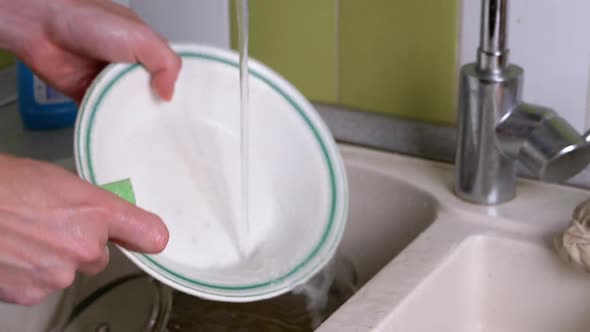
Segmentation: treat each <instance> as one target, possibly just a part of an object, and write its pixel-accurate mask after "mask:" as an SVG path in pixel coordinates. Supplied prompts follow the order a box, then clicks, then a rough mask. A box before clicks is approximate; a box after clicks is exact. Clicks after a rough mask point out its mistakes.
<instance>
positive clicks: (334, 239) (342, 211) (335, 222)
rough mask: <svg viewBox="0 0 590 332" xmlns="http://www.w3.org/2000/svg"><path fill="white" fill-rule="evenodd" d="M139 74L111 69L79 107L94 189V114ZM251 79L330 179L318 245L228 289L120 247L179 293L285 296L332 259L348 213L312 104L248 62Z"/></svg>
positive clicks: (221, 56)
mask: <svg viewBox="0 0 590 332" xmlns="http://www.w3.org/2000/svg"><path fill="white" fill-rule="evenodd" d="M171 46H172V48H173V49H174V50H175V51H176V52H177V53H178V54H179V55H180V56H181V57H183V58H198V59H199V60H203V61H213V62H216V63H218V64H219V63H221V64H224V65H228V66H230V67H233V68H235V70H239V55H238V54H237V53H236V52H233V51H229V50H223V49H218V48H214V47H209V46H200V45H190V44H172V45H171ZM140 69H142V67H141V65H139V64H122V63H119V64H111V65H109V66H107V67H106V68H105V69H104V70H103V71H102V72H101V73H100V75H99V76H98V77H97V78H96V79H95V80H94V81H93V83H92V85H91V86H90V88H89V89H88V91H87V93H86V95H85V97H84V100H83V102H82V104H81V107H80V110H79V113H78V118H77V121H76V126H75V133H74V155H75V161H76V169H77V171H78V174H79V176H80V177H82V178H83V179H84V180H86V181H89V182H90V183H92V184H95V185H99V184H98V183H97V181H96V177H95V174H94V169H93V162H92V153H91V152H90V153H89V151H91V146H92V144H91V141H92V128H93V124H94V118H95V115H96V113H97V112H98V111H99V110H100V106H101V103H102V101H103V100H104V98H105V97H106V96H107V95H108V93H109V92H110V91H111V89H112V88H113V87H114V86H115V85H116V84H117V82H118V81H119V80H120V79H121V78H123V77H124V76H126V75H128V74H130V73H132V72H134V71H135V70H140ZM249 72H250V75H251V79H258V80H261V81H262V82H263V83H264V84H266V85H267V86H269V87H270V88H272V90H273V91H274V93H278V94H279V95H281V96H282V97H283V98H284V99H286V101H287V102H288V104H289V105H290V106H291V109H292V110H293V111H295V112H296V114H298V115H299V116H300V117H301V118H302V119H303V120H304V122H305V124H306V128H308V129H309V130H310V131H311V133H312V136H313V137H314V139H315V141H316V144H315V146H316V148H317V149H319V150H321V155H322V157H323V158H322V161H323V162H324V163H325V166H326V168H327V171H328V174H329V178H330V179H329V195H330V199H329V202H330V206H329V207H328V221H327V222H326V224H325V225H326V226H325V229H324V230H323V231H322V235H321V238H320V239H319V242H318V243H316V244H314V246H313V250H312V251H311V252H310V253H308V254H307V255H306V256H305V258H304V259H303V260H302V261H301V262H298V263H297V264H295V265H294V267H293V268H291V269H290V270H289V271H288V272H287V273H284V274H282V275H280V276H277V277H275V278H272V279H271V280H265V281H263V282H257V283H255V284H245V285H228V284H216V283H211V282H205V281H200V280H195V279H193V278H190V277H187V276H184V275H182V274H181V273H179V272H176V271H174V269H173V268H171V267H170V266H164V265H163V264H162V263H159V262H158V261H157V260H156V259H155V258H154V257H152V255H147V254H141V253H136V252H131V251H129V250H126V249H124V248H121V247H119V248H120V249H121V250H122V252H123V253H124V254H125V255H126V256H127V257H128V258H129V259H130V260H131V261H133V262H134V263H135V264H136V265H137V266H139V267H140V268H141V269H142V270H144V271H145V272H147V273H148V274H150V275H151V276H153V277H154V278H156V279H158V280H159V281H161V282H163V283H165V284H167V285H169V286H171V287H173V288H176V289H178V290H180V291H183V292H186V293H189V294H192V295H196V296H200V297H203V298H208V299H213V300H224V301H227V300H230V301H233V302H246V301H252V300H258V299H264V298H270V297H274V296H277V295H280V294H283V293H286V292H288V291H289V290H291V289H293V288H294V287H296V286H297V285H300V284H302V283H304V282H306V281H307V280H309V279H310V278H311V277H312V276H313V275H315V274H316V273H317V272H319V271H320V270H321V269H322V268H323V266H325V265H326V264H327V263H328V262H329V260H330V259H331V258H332V256H333V255H334V253H335V251H336V248H337V246H338V244H339V243H340V240H341V239H342V236H343V232H344V228H345V224H346V217H347V211H348V184H347V179H346V176H345V169H344V166H343V162H342V159H341V157H340V154H339V152H338V149H337V147H336V143H335V141H334V139H333V137H332V136H331V134H330V132H329V130H328V129H327V126H326V125H325V124H324V123H323V121H322V119H321V118H320V117H319V115H318V113H317V111H315V109H314V107H313V105H311V103H310V102H309V101H308V100H307V99H306V98H305V97H304V96H303V95H302V94H301V93H300V92H299V91H298V90H297V89H296V88H295V87H294V86H293V85H291V84H290V83H289V82H288V81H287V80H285V79H284V78H283V77H281V76H280V75H279V74H277V73H276V72H274V71H273V70H271V69H270V68H268V67H266V66H265V65H263V64H262V63H260V62H258V61H256V60H254V59H250V60H249Z"/></svg>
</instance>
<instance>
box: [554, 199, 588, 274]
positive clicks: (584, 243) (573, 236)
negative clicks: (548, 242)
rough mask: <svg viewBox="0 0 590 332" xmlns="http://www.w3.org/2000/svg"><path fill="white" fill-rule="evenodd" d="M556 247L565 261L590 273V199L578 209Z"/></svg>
mask: <svg viewBox="0 0 590 332" xmlns="http://www.w3.org/2000/svg"><path fill="white" fill-rule="evenodd" d="M555 247H556V249H557V252H558V253H559V255H560V256H561V257H562V258H563V259H565V260H566V261H568V262H569V263H571V264H573V265H575V266H576V267H579V268H582V269H584V270H586V271H587V272H590V199H588V200H586V201H584V202H582V203H581V204H580V205H578V206H577V207H576V209H575V210H574V214H573V216H572V222H571V223H570V225H569V227H568V228H567V229H566V230H565V232H564V233H563V235H561V236H560V237H559V238H557V239H556V241H555Z"/></svg>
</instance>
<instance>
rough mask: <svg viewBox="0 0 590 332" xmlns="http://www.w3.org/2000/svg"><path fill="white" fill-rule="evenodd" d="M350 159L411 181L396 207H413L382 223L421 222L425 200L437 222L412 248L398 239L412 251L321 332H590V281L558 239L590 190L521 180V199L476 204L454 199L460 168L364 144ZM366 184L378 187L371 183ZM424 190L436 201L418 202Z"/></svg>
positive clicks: (392, 212) (397, 195)
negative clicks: (556, 247) (557, 247)
mask: <svg viewBox="0 0 590 332" xmlns="http://www.w3.org/2000/svg"><path fill="white" fill-rule="evenodd" d="M344 152H345V155H346V156H348V158H349V160H357V161H358V162H359V163H361V164H362V165H364V166H363V167H367V168H370V169H371V174H372V175H376V174H380V175H379V176H383V177H384V178H394V179H396V181H397V182H400V183H404V182H407V183H409V184H408V188H411V189H412V190H411V191H408V190H407V189H402V188H401V187H400V186H399V185H398V188H400V190H399V191H395V192H391V193H390V194H391V195H392V196H391V197H390V198H389V199H388V200H387V202H393V201H395V200H402V202H403V200H405V199H408V200H407V201H406V202H405V204H404V203H402V204H400V201H397V203H396V204H395V205H392V206H391V208H389V209H388V208H387V206H386V204H383V205H381V207H380V209H382V211H385V212H384V213H387V214H389V217H387V216H384V217H383V218H380V219H383V220H389V222H392V223H394V224H395V223H400V224H399V225H406V223H407V222H406V221H404V220H405V218H402V219H400V220H398V218H397V216H399V215H404V214H403V213H401V214H399V212H398V210H397V209H399V208H400V206H402V207H403V206H406V207H409V208H410V211H412V212H410V211H408V213H411V214H412V215H413V216H412V218H414V217H417V216H420V214H419V213H418V212H416V211H414V209H416V207H419V206H420V203H419V201H422V202H424V206H423V207H424V209H425V211H423V212H424V213H425V214H426V215H432V216H434V221H433V222H432V224H430V225H429V226H428V227H424V226H422V228H421V229H422V230H423V232H420V231H418V233H419V234H415V233H414V234H413V240H411V242H410V243H407V242H404V241H397V242H398V243H403V245H404V246H405V248H402V249H403V250H401V252H399V253H397V254H394V255H389V256H390V257H394V258H393V259H392V260H391V261H390V262H388V263H386V264H385V266H384V267H383V268H381V269H380V270H379V271H378V272H377V274H376V275H375V276H373V277H372V278H371V280H369V281H368V282H367V283H366V284H365V285H364V286H363V287H362V288H361V289H360V290H358V291H357V292H356V293H355V294H354V295H353V296H352V298H351V299H349V300H348V301H347V302H346V303H345V304H344V305H342V306H341V307H340V309H339V310H338V311H336V312H335V313H334V314H333V315H332V316H330V317H329V318H328V319H327V320H326V321H325V322H324V323H323V324H322V325H321V326H320V328H319V329H318V331H320V332H333V331H334V332H336V331H337V332H365V331H366V332H386V331H412V332H421V331H424V332H431V331H441V332H445V331H449V332H450V331H453V332H461V331H465V332H467V331H469V332H508V331H510V332H511V331H523V332H528V331H530V332H533V331H534V332H545V331H568V332H578V331H588V329H589V328H590V316H588V315H587V313H588V311H589V310H590V274H585V273H582V272H579V271H577V270H575V269H574V268H573V267H571V266H569V265H567V264H566V263H564V262H562V261H561V259H560V258H559V257H558V256H557V254H556V253H555V252H554V251H553V248H552V246H551V241H552V239H553V238H554V237H555V236H557V235H558V234H560V232H562V231H563V230H564V229H565V228H566V227H567V225H568V224H569V221H570V216H571V214H572V212H573V210H574V208H575V206H576V205H577V204H579V203H580V202H582V201H584V200H586V199H587V198H588V196H590V192H589V191H586V190H580V189H576V188H571V187H565V186H559V185H553V184H547V183H541V182H536V181H528V180H521V181H519V186H518V195H517V197H516V198H515V199H514V200H512V201H510V202H508V203H505V204H501V205H498V206H480V205H473V204H469V203H467V202H464V201H462V200H460V199H459V198H457V197H456V195H455V194H454V193H453V190H452V187H453V179H454V174H453V173H454V172H453V171H454V170H453V167H452V166H451V165H445V164H441V163H436V162H430V161H426V160H419V159H413V158H408V157H404V156H399V155H394V154H387V153H382V152H378V151H370V150H363V149H359V148H355V147H345V148H344ZM378 181H380V180H378ZM360 182H362V183H363V184H364V185H367V186H371V184H369V181H368V179H364V178H363V179H361V180H360ZM373 185H374V184H373ZM417 192H423V193H426V194H423V195H422V196H420V197H418V196H416V194H415V193H417ZM412 196H413V197H415V198H416V200H417V201H418V202H415V201H414V199H411V198H409V197H412ZM353 204H356V203H353ZM432 209H434V210H432ZM361 217H362V216H361ZM355 218H356V217H355ZM425 219H427V218H423V220H425ZM416 220H418V218H416ZM354 224H355V222H353V226H352V227H351V231H352V232H353V233H355V234H356V236H358V234H359V233H361V232H362V231H366V232H369V231H368V230H353V227H355V225H354ZM422 224H424V222H422ZM375 225H377V223H375ZM367 227H371V226H370V225H367ZM378 227H380V228H381V229H389V228H388V226H385V225H380V226H378ZM389 227H392V228H394V227H397V226H391V225H390V226H389ZM400 228H401V229H405V230H407V229H408V227H407V226H400ZM397 231H398V230H396V232H397ZM388 236H389V237H391V235H388ZM402 238H407V239H411V238H412V236H405V237H404V236H402ZM345 245H346V243H345V244H343V246H345ZM366 246H367V248H363V247H359V248H358V250H359V252H360V253H359V255H362V253H363V252H367V251H370V250H373V249H371V247H372V245H371V244H369V243H367V244H366ZM377 252H379V251H378V250H377ZM382 253H383V252H382ZM363 259H364V260H363V261H362V263H364V262H366V261H367V258H366V257H365V258H363ZM384 259H385V255H384ZM362 263H360V262H359V263H356V264H357V265H362ZM377 265H379V264H376V265H375V266H377ZM368 268H370V267H368Z"/></svg>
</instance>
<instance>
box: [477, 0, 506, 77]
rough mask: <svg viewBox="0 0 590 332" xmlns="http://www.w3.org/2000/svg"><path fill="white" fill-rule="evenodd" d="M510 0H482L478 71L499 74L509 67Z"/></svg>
mask: <svg viewBox="0 0 590 332" xmlns="http://www.w3.org/2000/svg"><path fill="white" fill-rule="evenodd" d="M507 7H508V0H482V8H481V26H480V40H479V48H478V52H477V69H478V70H479V71H482V72H486V73H498V72H501V71H503V70H504V69H505V68H506V67H507V65H508V47H507V37H506V35H507V34H506V32H507V29H508V27H507V25H508V8H507Z"/></svg>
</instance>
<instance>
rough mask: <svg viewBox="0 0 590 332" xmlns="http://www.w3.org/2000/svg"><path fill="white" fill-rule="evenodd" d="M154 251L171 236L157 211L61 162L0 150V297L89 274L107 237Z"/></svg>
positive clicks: (102, 259)
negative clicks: (96, 183)
mask: <svg viewBox="0 0 590 332" xmlns="http://www.w3.org/2000/svg"><path fill="white" fill-rule="evenodd" d="M109 240H112V241H114V242H116V243H117V244H120V245H122V246H124V247H126V248H128V249H130V250H134V251H141V252H146V253H157V252H160V251H162V250H163V249H164V247H165V246H166V244H167V242H168V231H167V229H166V226H165V225H164V224H163V223H162V221H161V220H160V218H158V217H157V216H155V215H153V214H151V213H148V212H146V211H144V210H141V209H139V208H137V207H135V206H134V205H132V204H129V203H127V202H126V201H124V200H121V199H119V198H118V197H117V196H115V195H113V194H111V193H109V192H107V191H104V190H102V189H100V188H97V187H94V186H92V185H90V184H88V183H86V182H84V181H83V180H81V179H80V178H78V177H77V176H75V175H74V174H71V173H69V172H67V171H66V170H64V169H61V168H59V167H56V166H53V165H50V164H46V163H42V162H37V161H32V160H26V159H19V158H14V157H9V156H3V155H0V301H6V302H11V303H18V304H22V305H34V304H37V303H40V302H41V301H42V300H43V299H44V298H45V297H46V296H47V295H49V294H50V293H51V292H53V291H56V290H59V289H62V288H66V287H69V286H70V285H71V283H72V282H73V280H74V277H75V273H76V271H81V272H83V273H85V274H89V275H93V274H96V273H98V272H100V271H102V270H103V269H104V268H105V266H106V264H107V262H108V259H109V253H108V249H107V247H106V244H107V241H109Z"/></svg>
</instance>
